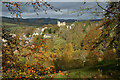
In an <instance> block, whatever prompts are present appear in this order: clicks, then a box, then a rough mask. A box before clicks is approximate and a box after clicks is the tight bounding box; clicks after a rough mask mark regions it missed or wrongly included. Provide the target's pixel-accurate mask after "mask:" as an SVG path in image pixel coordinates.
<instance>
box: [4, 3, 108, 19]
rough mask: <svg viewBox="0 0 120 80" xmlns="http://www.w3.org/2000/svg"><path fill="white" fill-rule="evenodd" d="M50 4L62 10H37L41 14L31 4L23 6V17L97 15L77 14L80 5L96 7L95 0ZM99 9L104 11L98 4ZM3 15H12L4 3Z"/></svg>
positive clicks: (81, 16)
mask: <svg viewBox="0 0 120 80" xmlns="http://www.w3.org/2000/svg"><path fill="white" fill-rule="evenodd" d="M50 4H51V5H52V6H54V7H56V8H59V9H61V11H62V12H55V11H54V10H51V9H47V14H45V13H44V11H43V10H39V11H37V12H38V13H39V15H36V13H35V12H34V9H33V8H32V6H31V5H29V6H24V7H23V6H22V7H21V8H22V10H23V13H22V17H23V18H57V19H79V20H81V19H83V20H85V19H93V18H95V16H94V15H93V14H90V13H87V12H86V11H85V14H84V15H79V16H77V15H78V14H80V7H82V8H85V7H94V6H96V3H95V2H87V3H86V4H85V5H84V4H83V2H50ZM100 5H101V6H102V7H105V6H106V3H105V2H101V3H100ZM97 9H98V10H99V11H103V10H102V9H101V8H99V7H98V6H97ZM74 11H75V13H72V12H74ZM92 11H94V9H92ZM2 16H5V17H11V14H10V12H9V11H8V9H7V8H6V7H5V5H4V4H3V5H2ZM101 18H103V16H102V15H101V16H98V17H96V19H101Z"/></svg>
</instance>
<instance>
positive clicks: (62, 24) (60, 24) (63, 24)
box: [57, 21, 66, 27]
mask: <svg viewBox="0 0 120 80" xmlns="http://www.w3.org/2000/svg"><path fill="white" fill-rule="evenodd" d="M65 25H66V23H65V22H63V23H61V22H60V21H58V22H57V26H59V27H60V26H65Z"/></svg>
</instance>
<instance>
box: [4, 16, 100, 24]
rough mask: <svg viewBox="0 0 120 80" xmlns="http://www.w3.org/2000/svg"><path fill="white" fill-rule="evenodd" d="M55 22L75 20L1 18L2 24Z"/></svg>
mask: <svg viewBox="0 0 120 80" xmlns="http://www.w3.org/2000/svg"><path fill="white" fill-rule="evenodd" d="M100 20H102V19H94V20H90V21H100ZM57 21H60V22H64V21H65V22H67V23H71V22H75V21H77V20H75V19H54V18H28V19H21V18H19V21H18V20H17V18H9V17H2V22H9V23H26V24H29V25H44V24H57ZM78 21H80V22H81V21H86V20H78Z"/></svg>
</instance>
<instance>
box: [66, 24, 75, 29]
mask: <svg viewBox="0 0 120 80" xmlns="http://www.w3.org/2000/svg"><path fill="white" fill-rule="evenodd" d="M73 26H75V24H71V25H70V26H69V25H67V29H71V28H72V27H73Z"/></svg>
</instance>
